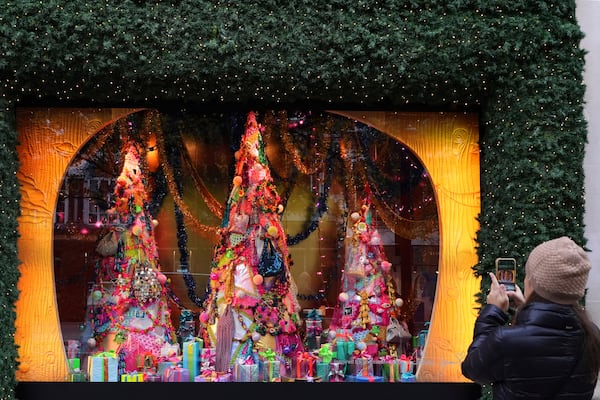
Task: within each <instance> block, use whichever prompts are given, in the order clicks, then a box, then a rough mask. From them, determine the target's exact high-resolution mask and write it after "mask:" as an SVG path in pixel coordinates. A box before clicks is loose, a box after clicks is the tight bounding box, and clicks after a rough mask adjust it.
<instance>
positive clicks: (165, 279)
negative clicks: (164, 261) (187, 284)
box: [156, 272, 167, 285]
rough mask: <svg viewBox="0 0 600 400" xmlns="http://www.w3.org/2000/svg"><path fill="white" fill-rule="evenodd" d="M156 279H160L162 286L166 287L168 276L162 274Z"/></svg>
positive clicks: (157, 275)
mask: <svg viewBox="0 0 600 400" xmlns="http://www.w3.org/2000/svg"><path fill="white" fill-rule="evenodd" d="M156 279H158V281H159V282H160V284H161V285H164V284H165V283H166V282H167V276H166V275H165V274H163V273H162V272H159V273H158V274H156Z"/></svg>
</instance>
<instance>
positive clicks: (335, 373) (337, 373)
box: [324, 361, 346, 382]
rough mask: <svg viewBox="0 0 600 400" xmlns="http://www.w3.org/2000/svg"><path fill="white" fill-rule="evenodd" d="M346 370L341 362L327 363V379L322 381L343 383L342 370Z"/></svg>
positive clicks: (343, 375)
mask: <svg viewBox="0 0 600 400" xmlns="http://www.w3.org/2000/svg"><path fill="white" fill-rule="evenodd" d="M345 369H346V363H345V362H342V361H332V362H330V363H329V378H328V379H325V380H324V381H329V382H343V381H344V377H345V374H344V370H345Z"/></svg>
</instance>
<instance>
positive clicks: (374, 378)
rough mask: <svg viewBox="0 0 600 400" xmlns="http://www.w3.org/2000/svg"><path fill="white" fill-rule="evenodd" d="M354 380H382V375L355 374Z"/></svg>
mask: <svg viewBox="0 0 600 400" xmlns="http://www.w3.org/2000/svg"><path fill="white" fill-rule="evenodd" d="M354 382H383V377H382V376H374V375H370V376H362V375H356V376H355V377H354Z"/></svg>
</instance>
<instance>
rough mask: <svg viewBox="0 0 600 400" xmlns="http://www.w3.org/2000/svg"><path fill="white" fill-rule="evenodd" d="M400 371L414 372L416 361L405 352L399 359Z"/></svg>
mask: <svg viewBox="0 0 600 400" xmlns="http://www.w3.org/2000/svg"><path fill="white" fill-rule="evenodd" d="M398 363H399V366H400V367H399V368H400V373H405V372H409V373H413V372H414V362H413V360H412V359H411V358H410V357H407V356H406V355H405V354H402V356H401V357H400V359H399V360H398Z"/></svg>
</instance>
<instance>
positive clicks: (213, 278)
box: [210, 272, 219, 281]
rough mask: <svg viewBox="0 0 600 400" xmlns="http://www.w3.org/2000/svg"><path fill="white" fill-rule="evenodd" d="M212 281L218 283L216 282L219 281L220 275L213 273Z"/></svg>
mask: <svg viewBox="0 0 600 400" xmlns="http://www.w3.org/2000/svg"><path fill="white" fill-rule="evenodd" d="M210 279H211V280H212V281H216V280H218V279H219V275H218V274H216V273H215V272H211V274H210Z"/></svg>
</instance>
